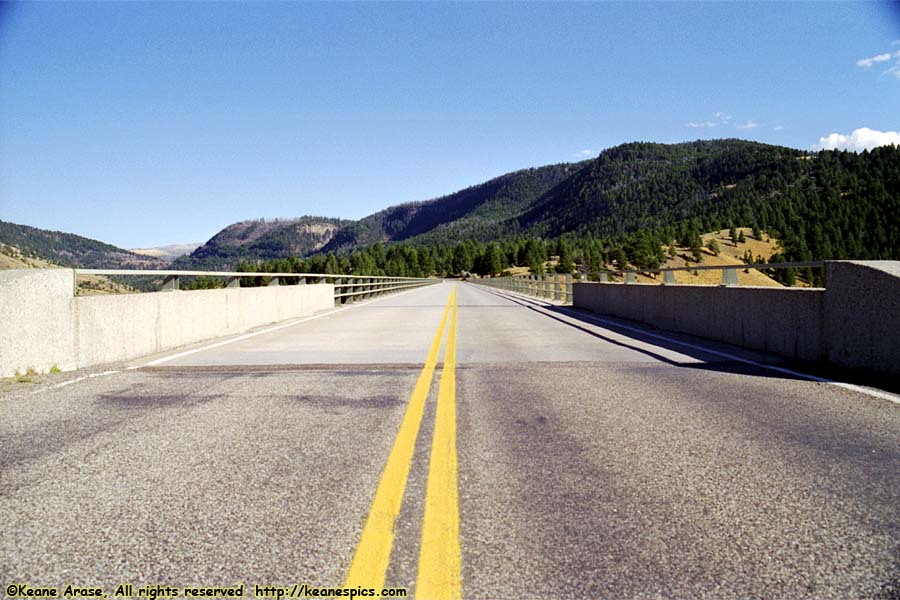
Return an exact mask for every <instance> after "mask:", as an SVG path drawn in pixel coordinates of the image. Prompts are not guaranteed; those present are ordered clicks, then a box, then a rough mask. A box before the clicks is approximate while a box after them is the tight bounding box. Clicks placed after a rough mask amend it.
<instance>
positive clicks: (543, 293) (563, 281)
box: [469, 275, 572, 304]
mask: <svg viewBox="0 0 900 600" xmlns="http://www.w3.org/2000/svg"><path fill="white" fill-rule="evenodd" d="M469 282H470V283H475V284H477V285H484V286H487V287H492V288H497V289H501V290H507V291H510V292H517V293H519V294H525V295H527V296H536V297H538V298H546V299H547V300H553V301H562V302H565V303H568V304H571V303H572V276H571V275H514V276H511V277H491V278H483V279H469Z"/></svg>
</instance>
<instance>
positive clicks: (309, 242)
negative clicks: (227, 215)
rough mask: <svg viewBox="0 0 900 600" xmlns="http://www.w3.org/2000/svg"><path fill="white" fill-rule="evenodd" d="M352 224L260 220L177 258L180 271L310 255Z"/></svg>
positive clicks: (309, 218)
mask: <svg viewBox="0 0 900 600" xmlns="http://www.w3.org/2000/svg"><path fill="white" fill-rule="evenodd" d="M350 223H351V221H346V220H343V219H331V218H328V217H312V216H305V217H300V218H297V219H270V220H266V219H258V220H253V221H241V222H239V223H234V224H232V225H229V226H228V227H226V228H225V229H223V230H222V231H220V232H219V233H217V234H216V235H214V236H213V237H212V238H211V239H210V240H209V241H208V242H206V243H205V244H203V245H201V246H200V247H199V248H197V249H196V250H194V251H193V252H191V253H190V254H189V255H185V256H181V257H179V258H176V259H175V260H174V261H173V263H172V266H173V267H175V268H179V269H198V268H205V269H221V270H225V269H229V268H234V267H235V265H236V263H237V262H238V261H240V260H267V259H272V258H288V257H290V256H306V255H308V254H312V253H314V252H317V251H319V250H321V249H322V248H324V247H325V246H326V245H327V244H328V242H330V241H331V239H332V238H333V237H334V235H335V233H336V232H337V231H338V230H340V229H341V228H342V227H345V226H347V225H349V224H350Z"/></svg>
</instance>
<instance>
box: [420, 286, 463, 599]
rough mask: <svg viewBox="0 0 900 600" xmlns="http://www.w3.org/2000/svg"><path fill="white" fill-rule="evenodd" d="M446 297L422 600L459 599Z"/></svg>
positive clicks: (452, 360) (452, 340)
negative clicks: (441, 367) (444, 345)
mask: <svg viewBox="0 0 900 600" xmlns="http://www.w3.org/2000/svg"><path fill="white" fill-rule="evenodd" d="M452 299H453V307H452V308H451V312H450V331H449V333H448V334H447V348H446V350H445V351H444V368H443V370H442V371H441V385H440V388H439V391H438V401H437V419H436V421H435V425H434V437H433V438H432V441H431V458H430V461H429V466H428V486H427V489H426V493H425V518H424V521H423V523H422V546H421V548H420V550H419V575H418V578H417V580H416V597H417V598H424V599H427V600H458V599H459V598H461V597H462V581H461V572H462V557H461V553H460V548H459V492H458V488H457V479H458V464H457V454H456V288H454V290H453V296H452Z"/></svg>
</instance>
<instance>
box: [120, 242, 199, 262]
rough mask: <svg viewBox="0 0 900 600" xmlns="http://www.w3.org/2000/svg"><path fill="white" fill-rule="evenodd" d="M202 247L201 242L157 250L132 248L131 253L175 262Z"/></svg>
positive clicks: (163, 247)
mask: <svg viewBox="0 0 900 600" xmlns="http://www.w3.org/2000/svg"><path fill="white" fill-rule="evenodd" d="M200 246H202V244H201V243H200V242H197V243H195V244H169V245H168V246H157V247H155V248H131V252H134V253H135V254H142V255H144V256H152V257H154V258H160V259H162V260H165V261H173V260H175V259H176V258H178V257H179V256H184V255H185V254H190V253H191V252H193V251H194V250H196V249H197V248H199V247H200Z"/></svg>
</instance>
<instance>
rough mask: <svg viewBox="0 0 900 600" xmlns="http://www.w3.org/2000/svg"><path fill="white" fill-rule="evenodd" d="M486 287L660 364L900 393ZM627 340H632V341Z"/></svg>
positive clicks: (847, 374) (861, 378)
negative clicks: (655, 349) (687, 358)
mask: <svg viewBox="0 0 900 600" xmlns="http://www.w3.org/2000/svg"><path fill="white" fill-rule="evenodd" d="M482 289H485V290H486V291H488V292H489V293H491V294H494V295H495V296H498V297H500V298H503V299H505V300H508V301H510V302H513V303H515V304H518V305H519V306H523V307H525V308H528V309H530V310H533V311H535V312H537V313H540V314H542V315H544V316H546V317H548V318H550V319H553V320H555V321H559V322H560V323H562V324H564V325H567V326H569V327H573V328H575V329H578V330H579V331H582V332H584V333H586V334H588V335H591V336H594V337H596V338H599V339H602V340H603V341H605V342H608V343H610V344H615V345H617V346H621V347H624V348H629V349H631V350H633V351H635V352H640V353H641V354H645V355H647V356H650V357H652V358H654V359H656V360H659V361H660V362H664V363H666V364H669V365H672V366H675V367H679V368H683V369H697V370H703V371H718V372H724V373H736V374H740V375H751V376H754V377H767V378H774V379H792V380H800V381H808V380H810V379H814V378H817V377H818V378H824V379H828V380H830V381H837V382H841V383H852V384H856V385H862V386H867V387H873V388H878V389H881V390H885V391H888V392H893V393H900V382H897V381H894V380H893V378H889V377H886V376H879V375H875V374H870V373H861V372H858V371H853V370H849V369H842V368H840V367H836V366H834V365H830V364H825V363H815V362H809V361H800V360H794V359H788V358H785V357H783V356H779V355H775V354H770V353H764V352H760V351H756V350H747V349H745V348H740V347H737V346H733V345H730V344H726V343H724V342H717V341H714V340H707V339H704V338H699V337H696V336H691V335H687V334H683V333H678V332H673V331H667V330H661V329H655V328H653V327H652V326H650V325H646V324H644V323H638V322H635V321H628V320H626V319H619V318H617V317H610V316H607V315H598V314H595V313H592V312H589V311H586V310H582V309H578V308H573V307H571V306H558V305H554V304H546V303H543V302H541V301H540V300H536V299H532V298H525V297H522V296H518V295H514V294H510V293H506V292H503V291H500V290H495V289H490V288H482ZM597 327H600V328H602V329H603V330H606V331H609V332H610V333H614V334H616V337H615V338H614V337H611V336H609V335H606V334H604V333H603V331H597V329H596V328H597ZM622 338H627V340H623V339H622ZM640 344H650V345H652V346H656V347H658V348H664V349H666V350H671V351H672V352H677V353H679V354H683V355H685V356H690V357H691V358H695V359H697V360H700V361H702V362H699V363H695V362H679V361H677V360H673V359H671V358H670V357H668V356H664V355H662V354H659V353H657V352H653V351H652V350H650V349H647V348H646V347H644V346H642V345H640Z"/></svg>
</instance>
